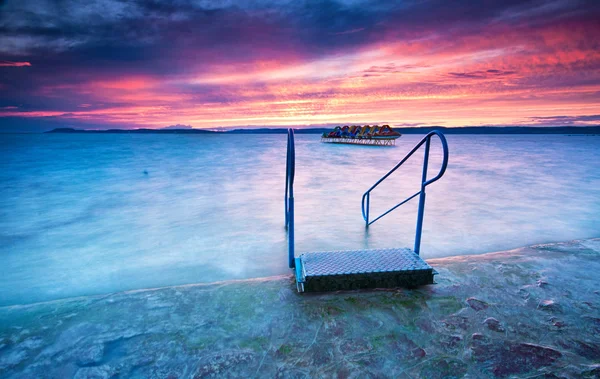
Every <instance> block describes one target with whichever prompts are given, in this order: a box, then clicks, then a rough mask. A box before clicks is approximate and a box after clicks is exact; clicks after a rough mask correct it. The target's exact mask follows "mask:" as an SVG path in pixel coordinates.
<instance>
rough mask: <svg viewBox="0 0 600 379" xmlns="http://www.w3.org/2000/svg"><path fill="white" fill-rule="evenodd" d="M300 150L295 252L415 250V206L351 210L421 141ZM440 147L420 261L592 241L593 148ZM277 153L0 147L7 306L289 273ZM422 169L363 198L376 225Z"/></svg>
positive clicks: (29, 142)
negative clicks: (443, 161) (367, 222)
mask: <svg viewBox="0 0 600 379" xmlns="http://www.w3.org/2000/svg"><path fill="white" fill-rule="evenodd" d="M296 138H297V168H296V186H295V198H296V249H297V252H302V251H314V250H342V249H359V248H376V247H400V246H409V247H412V245H413V238H414V225H415V219H416V205H417V203H416V200H413V202H411V203H408V204H406V205H405V206H403V207H401V208H400V209H398V210H397V211H395V212H394V213H392V214H390V215H389V216H386V217H385V218H383V219H382V220H380V221H379V222H377V223H376V224H374V225H372V226H371V227H370V228H369V230H368V232H367V231H366V229H365V227H364V222H363V220H362V217H361V211H360V200H361V196H362V194H363V192H364V191H365V190H366V189H368V188H369V187H370V186H371V185H372V184H373V183H374V182H375V181H376V180H377V179H378V178H379V177H381V176H382V175H383V174H385V173H386V172H387V171H388V170H389V169H390V168H391V167H393V166H394V164H395V163H396V162H397V161H398V160H400V159H401V158H402V157H403V156H404V155H405V154H406V152H407V151H408V150H409V149H410V148H411V147H412V146H413V145H414V144H415V143H416V142H417V141H418V139H419V138H420V137H419V136H411V135H409V136H403V137H402V138H401V139H400V140H398V146H396V147H395V148H378V147H363V146H351V145H331V144H322V143H320V142H319V137H318V136H316V135H297V136H296ZM448 142H449V146H450V154H451V155H450V164H449V166H448V171H447V173H446V176H445V177H444V178H442V179H441V180H440V181H439V182H436V183H435V184H433V185H431V186H430V187H428V195H427V196H428V197H427V207H426V212H425V223H424V232H423V243H422V255H423V256H424V257H425V258H426V259H427V258H431V257H440V256H449V255H462V254H477V253H484V252H489V251H497V250H506V249H510V248H515V247H519V246H524V245H529V244H534V243H542V242H550V241H561V240H570V239H576V238H587V237H598V236H600V169H599V168H598V162H600V137H592V136H589V137H585V136H558V135H542V136H531V135H527V136H524V135H523V136H522V135H518V136H478V135H473V136H455V135H450V136H448ZM438 148H439V146H437V145H434V146H433V153H434V162H433V164H432V165H431V167H430V173H431V175H434V173H435V172H436V171H437V169H438V167H439V161H440V159H439V158H440V157H439V153H438V150H439V149H438ZM285 152H286V137H285V135H233V136H223V135H95V134H92V135H59V134H54V135H47V134H46V135H6V134H5V135H0V157H1V162H0V259H1V262H2V263H1V264H0V305H7V304H18V303H31V302H37V301H45V300H50V299H56V298H63V297H71V296H79V295H89V294H99V293H108V292H114V291H121V290H129V289H140V288H149V287H159V286H166V285H175V284H184V283H196V282H214V281H220V280H229V279H236V278H251V277H263V276H269V275H275V274H283V273H287V272H288V269H287V256H286V254H287V252H286V233H285V229H284V228H283V223H284V206H283V198H284V184H285V183H284V179H285V178H284V177H285ZM421 159H422V158H421V155H418V159H415V160H413V161H409V163H408V164H407V166H406V167H403V168H402V169H401V170H400V171H398V172H397V173H395V174H394V175H393V176H392V177H391V178H390V180H388V181H386V182H385V183H384V184H383V185H382V186H380V187H379V188H378V189H377V190H375V191H374V192H373V193H372V198H371V199H372V203H371V206H372V211H373V215H375V214H377V213H378V212H381V211H384V210H386V209H387V208H388V207H390V206H392V205H394V204H396V203H397V202H398V201H400V200H402V199H403V198H404V197H405V196H407V195H409V194H412V193H413V192H415V191H417V190H418V181H419V176H420V172H419V167H420V163H421ZM436 162H437V163H436Z"/></svg>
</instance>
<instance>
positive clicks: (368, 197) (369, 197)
mask: <svg viewBox="0 0 600 379" xmlns="http://www.w3.org/2000/svg"><path fill="white" fill-rule="evenodd" d="M370 203H371V192H369V193H367V220H366V221H367V228H368V227H369V204H370Z"/></svg>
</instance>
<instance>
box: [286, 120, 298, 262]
mask: <svg viewBox="0 0 600 379" xmlns="http://www.w3.org/2000/svg"><path fill="white" fill-rule="evenodd" d="M295 155H296V151H295V146H294V131H293V130H292V129H288V146H287V164H286V174H285V224H286V226H287V231H288V265H289V267H290V268H295V267H296V261H295V254H294V175H295V174H296V173H295V171H296V170H295V166H296V157H295Z"/></svg>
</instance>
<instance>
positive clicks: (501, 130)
mask: <svg viewBox="0 0 600 379" xmlns="http://www.w3.org/2000/svg"><path fill="white" fill-rule="evenodd" d="M332 129H333V128H294V132H295V133H296V134H323V133H324V132H326V131H330V130H332ZM394 130H397V131H399V132H400V133H402V134H425V133H428V132H430V131H432V130H441V131H443V132H444V133H445V134H567V135H600V126H556V127H530V126H507V127H493V126H465V127H458V128H447V127H443V126H426V127H414V128H394ZM48 133H52V134H56V133H59V134H98V133H100V134H285V133H287V128H260V129H233V130H227V131H214V130H205V129H108V130H85V129H73V128H57V129H53V130H50V131H47V132H44V134H48Z"/></svg>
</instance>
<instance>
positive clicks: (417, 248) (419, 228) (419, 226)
mask: <svg viewBox="0 0 600 379" xmlns="http://www.w3.org/2000/svg"><path fill="white" fill-rule="evenodd" d="M430 142H431V137H430V138H427V141H426V142H425V158H424V159H423V176H422V177H421V196H419V213H418V214H417V233H416V235H415V253H416V254H417V255H419V253H420V250H421V233H422V232H423V215H424V213H425V182H427V164H428V163H429V143H430Z"/></svg>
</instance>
